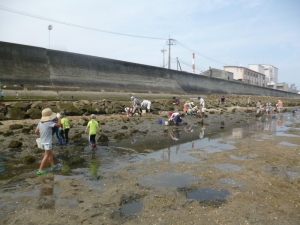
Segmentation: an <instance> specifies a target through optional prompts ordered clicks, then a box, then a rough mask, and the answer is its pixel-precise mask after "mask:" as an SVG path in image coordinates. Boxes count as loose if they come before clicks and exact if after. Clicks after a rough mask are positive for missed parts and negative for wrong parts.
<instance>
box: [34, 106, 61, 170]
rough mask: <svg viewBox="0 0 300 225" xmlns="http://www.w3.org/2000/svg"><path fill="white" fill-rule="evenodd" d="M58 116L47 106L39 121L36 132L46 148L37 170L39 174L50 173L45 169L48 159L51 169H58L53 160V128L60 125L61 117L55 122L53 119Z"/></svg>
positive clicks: (43, 147)
mask: <svg viewBox="0 0 300 225" xmlns="http://www.w3.org/2000/svg"><path fill="white" fill-rule="evenodd" d="M55 118H56V113H54V112H52V110H51V109H50V108H46V109H44V110H43V111H42V118H41V121H40V122H39V123H38V125H37V128H36V129H35V133H36V134H39V135H40V137H41V144H42V149H44V150H45V155H44V158H43V159H42V162H41V165H40V168H39V170H38V171H37V174H38V175H41V174H45V173H48V171H46V170H43V169H44V166H45V164H46V162H47V161H49V162H50V164H51V170H54V169H56V168H57V167H58V166H55V164H54V161H53V151H52V143H53V140H52V128H53V127H60V126H61V123H60V118H58V121H57V122H53V119H55Z"/></svg>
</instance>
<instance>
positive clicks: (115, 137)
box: [114, 132, 125, 139]
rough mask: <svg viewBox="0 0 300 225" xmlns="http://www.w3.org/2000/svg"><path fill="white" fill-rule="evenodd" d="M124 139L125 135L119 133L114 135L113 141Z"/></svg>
mask: <svg viewBox="0 0 300 225" xmlns="http://www.w3.org/2000/svg"><path fill="white" fill-rule="evenodd" d="M124 137H125V134H124V133H121V132H117V133H115V134H114V139H122V138H124Z"/></svg>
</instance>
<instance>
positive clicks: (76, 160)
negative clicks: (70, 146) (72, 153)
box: [69, 157, 85, 166]
mask: <svg viewBox="0 0 300 225" xmlns="http://www.w3.org/2000/svg"><path fill="white" fill-rule="evenodd" d="M84 162H85V159H84V158H82V157H78V158H76V159H73V160H72V161H71V162H70V163H69V165H70V166H72V165H77V164H82V163H84Z"/></svg>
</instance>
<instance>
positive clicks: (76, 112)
mask: <svg viewBox="0 0 300 225" xmlns="http://www.w3.org/2000/svg"><path fill="white" fill-rule="evenodd" d="M65 113H66V115H68V116H81V115H82V114H83V111H82V110H80V109H77V108H76V107H75V106H73V105H71V106H69V107H67V108H66V109H65Z"/></svg>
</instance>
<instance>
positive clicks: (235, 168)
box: [214, 163, 244, 171]
mask: <svg viewBox="0 0 300 225" xmlns="http://www.w3.org/2000/svg"><path fill="white" fill-rule="evenodd" d="M214 166H215V167H216V168H217V169H218V170H223V171H239V170H241V169H243V168H244V167H243V166H238V165H235V164H231V163H221V164H215V165H214Z"/></svg>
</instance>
